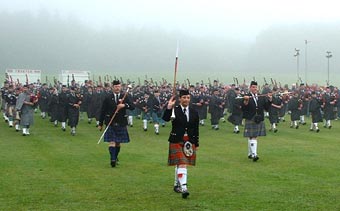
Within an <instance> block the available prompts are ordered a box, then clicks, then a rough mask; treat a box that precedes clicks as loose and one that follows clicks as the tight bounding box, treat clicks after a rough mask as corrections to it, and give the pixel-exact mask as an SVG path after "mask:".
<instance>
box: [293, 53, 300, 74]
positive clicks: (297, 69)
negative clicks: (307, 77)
mask: <svg viewBox="0 0 340 211" xmlns="http://www.w3.org/2000/svg"><path fill="white" fill-rule="evenodd" d="M294 56H295V57H296V74H297V80H300V73H299V56H300V49H298V48H295V54H294Z"/></svg>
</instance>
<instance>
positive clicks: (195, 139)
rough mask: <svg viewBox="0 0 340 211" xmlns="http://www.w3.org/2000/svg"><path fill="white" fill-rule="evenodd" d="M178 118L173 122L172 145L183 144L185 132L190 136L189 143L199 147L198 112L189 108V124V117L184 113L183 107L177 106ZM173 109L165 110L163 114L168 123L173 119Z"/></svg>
mask: <svg viewBox="0 0 340 211" xmlns="http://www.w3.org/2000/svg"><path fill="white" fill-rule="evenodd" d="M174 109H175V116H176V118H175V119H174V120H172V129H171V132H170V136H169V139H168V141H169V142H170V143H180V142H183V136H184V134H185V131H187V134H188V136H189V141H190V143H192V144H195V146H196V147H198V146H199V128H198V127H199V117H198V112H197V111H196V110H195V109H193V108H191V107H189V122H187V119H186V118H187V117H186V116H185V114H184V113H183V110H182V107H181V106H176V107H175V108H174ZM171 114H172V109H165V112H164V114H163V120H164V121H166V122H168V121H170V119H171Z"/></svg>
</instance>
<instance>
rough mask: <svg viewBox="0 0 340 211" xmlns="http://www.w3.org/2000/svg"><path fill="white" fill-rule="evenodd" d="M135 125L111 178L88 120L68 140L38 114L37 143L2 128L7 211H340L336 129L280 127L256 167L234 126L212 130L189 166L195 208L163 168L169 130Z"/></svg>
mask: <svg viewBox="0 0 340 211" xmlns="http://www.w3.org/2000/svg"><path fill="white" fill-rule="evenodd" d="M286 119H288V116H287V117H286ZM309 121H310V119H307V122H309ZM134 123H135V124H134V127H132V128H129V134H130V138H131V143H129V144H124V145H123V146H122V150H121V154H120V156H119V157H120V165H119V166H118V167H117V168H115V169H112V168H111V167H110V165H109V154H108V150H107V145H106V144H105V143H101V144H99V145H98V144H97V141H98V139H99V137H100V135H101V132H99V131H98V130H97V129H96V128H95V126H94V123H92V124H88V123H87V121H86V120H81V121H80V124H79V126H78V128H77V135H76V136H71V135H70V130H69V128H68V130H67V131H66V132H62V131H61V129H60V127H57V128H56V127H54V126H53V124H52V123H50V122H49V121H48V119H41V118H40V117H39V115H38V114H36V118H35V125H34V126H33V127H32V129H31V136H29V137H23V136H21V133H20V132H19V133H17V132H15V131H14V129H13V128H11V129H10V128H8V126H7V125H6V124H5V122H4V121H1V122H0V130H1V132H0V158H1V162H0V170H1V172H2V176H1V179H0V188H1V197H0V198H1V199H0V210H339V209H340V205H339V203H338V202H337V199H338V198H339V196H340V191H339V190H338V189H339V188H337V186H338V184H340V177H339V176H338V175H339V173H340V170H339V168H338V161H339V158H340V156H339V154H340V153H339V152H340V147H339V144H338V143H339V141H340V138H339V135H340V131H339V128H340V123H339V122H338V121H333V128H332V129H331V130H329V129H325V128H323V127H322V125H321V127H320V129H321V131H320V133H315V132H310V131H309V126H310V125H309V124H307V125H304V126H302V125H301V126H300V128H299V129H298V130H296V129H292V128H289V121H286V122H282V123H280V124H279V126H278V129H279V131H278V133H272V132H269V131H267V134H268V135H267V136H266V137H260V138H259V145H258V152H259V156H260V160H259V161H258V162H257V163H253V162H252V161H250V160H248V159H247V140H246V139H245V138H244V137H243V136H242V134H233V133H232V125H230V124H229V123H221V124H220V130H219V131H213V130H212V129H211V127H210V124H206V126H203V127H201V128H200V140H201V141H200V149H199V151H198V158H197V166H196V167H189V177H188V183H189V190H190V192H191V195H190V196H189V199H188V200H183V199H182V198H181V197H180V195H178V194H176V193H174V192H173V191H172V185H173V174H174V169H173V168H172V167H167V166H166V163H167V153H168V142H167V138H168V134H169V131H170V124H167V126H166V127H165V128H160V130H161V131H160V135H158V136H157V135H155V134H154V132H153V124H149V130H148V131H147V132H144V131H143V130H142V122H141V120H137V119H135V120H134ZM268 128H269V127H268V122H267V129H268ZM241 131H243V128H241Z"/></svg>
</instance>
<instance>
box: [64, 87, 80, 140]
mask: <svg viewBox="0 0 340 211" xmlns="http://www.w3.org/2000/svg"><path fill="white" fill-rule="evenodd" d="M75 89H76V88H74V87H71V88H70V94H69V95H67V114H68V125H69V126H70V127H71V135H72V136H74V135H75V134H76V127H77V125H78V122H79V108H80V105H81V101H82V99H81V97H80V94H78V93H76V90H75Z"/></svg>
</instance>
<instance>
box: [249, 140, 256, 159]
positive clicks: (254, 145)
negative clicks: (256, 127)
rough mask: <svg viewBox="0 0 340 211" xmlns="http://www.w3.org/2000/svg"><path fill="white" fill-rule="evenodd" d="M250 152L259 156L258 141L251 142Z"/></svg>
mask: <svg viewBox="0 0 340 211" xmlns="http://www.w3.org/2000/svg"><path fill="white" fill-rule="evenodd" d="M250 150H251V154H252V155H253V156H257V140H256V139H251V140H250Z"/></svg>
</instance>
